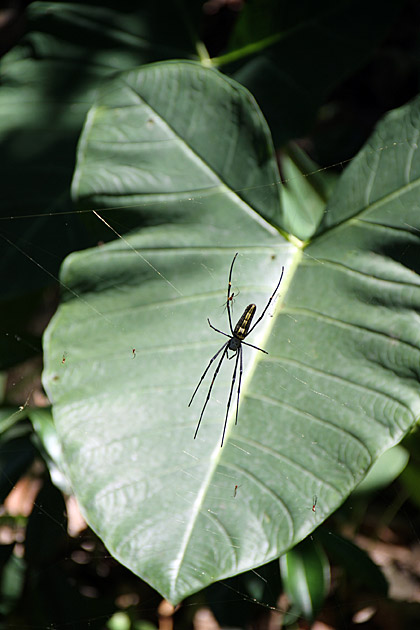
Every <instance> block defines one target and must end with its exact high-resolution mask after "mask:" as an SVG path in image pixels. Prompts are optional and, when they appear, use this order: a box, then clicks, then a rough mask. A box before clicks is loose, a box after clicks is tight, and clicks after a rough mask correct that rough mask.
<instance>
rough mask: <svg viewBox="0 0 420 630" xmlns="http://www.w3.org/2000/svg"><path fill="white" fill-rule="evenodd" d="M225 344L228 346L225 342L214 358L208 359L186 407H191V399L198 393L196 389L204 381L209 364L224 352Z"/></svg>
mask: <svg viewBox="0 0 420 630" xmlns="http://www.w3.org/2000/svg"><path fill="white" fill-rule="evenodd" d="M227 344H228V342H226V343H225V344H223V346H222V347H221V348H220V349H219V350H218V351H217V352H216V354H215V355H214V357H212V358H211V359H210V361H209V364H208V366H207V367H206V369H205V370H204V372H203V374H202V376H201V378H200V381H199V383H198V385H197V387H196V388H195V390H194V393H193V395H192V396H191V400H190V402H189V403H188V407H189V406H190V405H191V403H192V401H193V399H194V396H195V395H196V393H197V391H198V388H199V387H200V385H201V383H202V382H203V380H204V378H205V376H206V374H207V372H208V371H209V369H210V366H211V364H212V363H213V361H214V360H215V359H217V357H218V356H219V354H220V353H221V352H222V350H224V349H225V348H226V346H227Z"/></svg>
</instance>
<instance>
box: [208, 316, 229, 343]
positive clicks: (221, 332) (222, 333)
mask: <svg viewBox="0 0 420 630" xmlns="http://www.w3.org/2000/svg"><path fill="white" fill-rule="evenodd" d="M207 321H208V323H209V326H210V328H213V330H215V331H216V332H218V333H220V334H221V335H224V336H225V337H229V339H230V335H227V334H226V333H224V332H223V331H221V330H219V329H218V328H215V327H214V326H213V324H212V323H211V322H210V320H209V318H208V317H207Z"/></svg>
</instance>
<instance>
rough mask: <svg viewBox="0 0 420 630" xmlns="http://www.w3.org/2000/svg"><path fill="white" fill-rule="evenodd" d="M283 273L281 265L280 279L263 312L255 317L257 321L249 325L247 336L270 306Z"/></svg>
mask: <svg viewBox="0 0 420 630" xmlns="http://www.w3.org/2000/svg"><path fill="white" fill-rule="evenodd" d="M283 274H284V267H282V268H281V276H280V280H279V281H278V283H277V286H276V288H275V289H274V291H273V293H272V294H271V297H270V299H269V300H268V302H267V306H266V307H265V309H264V310H263V312H262V313H261V315H260V316H259V318H258V319H257V321H256V322H255V323H254V325H253V326H251V328H250V329H249V330H248V332H247V336H248V335H249V333H250V332H252V331H253V330H254V328H255V326H256V325H257V324H259V323H260V321H261V320H262V318H263V317H264V315H265V314H266V312H267V309H268V307H269V306H270V304H271V302H272V300H273V298H274V296H275V295H276V293H277V290H278V288H279V286H280V283H281V281H282V278H283ZM258 350H260V348H258Z"/></svg>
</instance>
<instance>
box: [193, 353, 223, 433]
mask: <svg viewBox="0 0 420 630" xmlns="http://www.w3.org/2000/svg"><path fill="white" fill-rule="evenodd" d="M228 343H229V342H228V341H227V342H226V343H225V345H224V346H222V348H220V350H219V352H218V353H217V354H219V353H220V352H221V350H223V353H222V356H221V358H220V361H219V363H218V364H217V368H216V370H215V372H214V374H213V378H212V381H211V384H210V387H209V391H208V392H207V398H206V401H205V403H204V406H203V409H202V410H201V414H200V419H199V421H198V424H197V428H196V430H195V433H194V440H195V438H196V437H197V433H198V429H199V428H200V424H201V419H202V417H203V415H204V411H205V409H206V407H207V403H208V402H209V400H210V395H211V390H212V389H213V385H214V381H215V380H216V376H217V375H218V373H219V370H220V366H221V365H222V361H223V359H224V358H225V355H226V352H227V345H228ZM217 354H216V355H215V356H214V357H213V359H212V360H211V361H210V363H212V362H213V360H214V359H215V358H216V357H217ZM210 363H209V365H208V366H207V370H208V369H209V367H210ZM207 370H206V372H207ZM206 372H205V373H206ZM205 373H204V374H205ZM204 374H203V376H202V377H201V380H203V378H204ZM200 383H201V381H200ZM200 383H199V384H198V386H199V385H200ZM198 386H197V389H198ZM197 389H196V391H197ZM194 394H195V392H194ZM194 394H193V397H194ZM191 400H192V399H191Z"/></svg>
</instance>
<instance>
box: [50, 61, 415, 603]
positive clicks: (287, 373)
mask: <svg viewBox="0 0 420 630" xmlns="http://www.w3.org/2000/svg"><path fill="white" fill-rule="evenodd" d="M418 112H419V104H418V102H414V103H413V104H412V105H410V106H408V107H406V108H405V109H402V110H401V111H396V112H393V113H392V114H391V115H390V116H389V117H388V118H387V119H385V121H384V122H383V123H382V124H381V126H380V127H379V128H378V131H377V132H376V134H375V136H374V137H373V138H372V140H371V142H370V144H369V146H368V147H366V148H365V149H364V150H363V151H362V153H361V155H360V156H358V157H357V158H356V159H355V161H354V162H353V164H352V165H351V166H350V167H349V168H348V169H347V171H346V172H345V173H344V175H343V176H342V177H341V179H340V180H339V182H338V184H337V186H336V188H335V193H334V195H333V198H332V200H331V202H330V203H329V205H328V207H327V209H326V214H324V217H325V219H324V220H323V223H322V224H319V220H320V218H319V219H318V225H317V226H316V225H314V226H313V229H316V228H318V231H319V235H318V236H316V237H313V238H312V240H309V241H308V242H307V244H306V245H304V244H303V243H302V242H301V241H299V240H298V239H297V238H296V237H295V236H294V235H292V234H287V233H286V230H284V231H283V229H282V226H284V224H286V225H292V224H296V225H299V224H300V225H303V223H299V221H298V220H297V221H296V222H295V223H293V221H291V220H288V221H287V222H286V219H287V217H284V215H283V211H282V209H281V207H280V197H279V190H278V178H279V175H278V172H277V170H276V164H275V159H274V152H273V148H272V144H271V140H270V137H269V133H268V129H267V126H266V124H265V121H264V119H263V118H262V116H261V113H260V112H259V110H258V108H257V106H256V104H255V102H254V100H253V99H252V97H251V96H250V94H249V93H248V92H247V91H246V90H245V89H244V88H242V87H241V86H239V85H238V84H235V83H234V82H233V81H231V80H228V79H226V78H224V77H223V76H222V75H220V74H218V73H217V72H215V71H212V70H206V69H203V68H202V67H200V66H199V65H196V64H193V63H169V64H156V65H152V66H149V67H145V68H144V69H142V70H139V71H135V72H134V71H133V72H128V73H124V74H122V75H120V77H118V78H117V79H115V80H114V81H112V82H109V84H108V85H107V87H106V89H105V90H104V92H103V93H102V95H101V96H100V97H99V99H98V101H97V103H96V105H95V106H94V107H93V108H92V109H91V110H90V112H89V115H88V118H87V122H86V125H85V129H84V132H83V134H82V138H81V141H80V144H79V153H78V162H77V169H76V173H75V177H74V181H73V194H74V196H75V197H76V198H78V199H80V201H82V202H83V205H84V206H86V207H87V206H89V204H90V207H91V208H99V207H101V208H105V207H107V208H108V210H107V211H106V212H105V211H102V212H100V211H99V212H97V219H98V221H99V218H102V219H103V220H105V221H106V222H107V225H108V226H110V229H111V230H115V231H116V232H117V233H122V232H124V234H125V236H124V238H119V239H116V240H115V241H114V242H112V243H109V244H106V245H103V246H101V247H97V248H95V249H92V250H89V251H85V252H80V253H76V254H73V255H71V256H70V257H69V258H68V259H67V260H66V261H65V263H64V266H63V269H62V274H61V277H62V280H63V282H64V283H65V284H66V286H67V287H69V291H67V292H66V293H65V295H64V296H63V298H64V299H63V304H62V305H61V306H60V308H59V310H58V312H57V314H56V315H55V317H54V318H53V320H52V322H51V324H50V326H49V328H48V330H47V333H46V335H45V339H44V344H45V354H46V369H45V373H44V384H45V387H46V389H47V391H48V394H49V396H50V399H51V401H52V403H53V413H54V419H55V423H56V426H57V431H58V435H59V438H60V440H61V442H62V445H63V456H64V460H65V466H66V474H68V475H69V477H70V480H71V483H72V485H73V487H74V490H75V492H76V494H77V497H78V499H79V502H80V505H81V506H82V509H83V511H84V513H85V516H86V518H87V520H88V522H89V523H90V525H91V526H92V527H93V528H94V529H95V530H96V531H97V532H98V534H99V535H100V536H101V537H102V538H103V540H104V541H105V543H106V545H107V547H108V548H109V550H110V551H111V552H112V553H113V554H114V555H115V556H116V557H117V558H118V559H119V560H120V561H121V562H123V563H124V564H125V565H127V566H128V567H130V569H132V570H133V571H134V572H136V573H138V574H139V575H141V576H142V577H143V578H144V579H146V580H147V581H149V582H150V583H151V584H153V585H154V586H155V587H156V588H157V589H158V590H159V591H160V592H161V593H163V594H164V595H165V596H166V597H168V598H169V599H170V600H171V601H173V602H176V601H179V600H180V599H181V598H182V597H184V596H185V595H187V594H189V593H192V592H194V591H196V590H198V589H200V588H201V587H202V586H204V585H206V584H209V583H210V582H213V581H214V580H217V579H219V578H222V577H226V576H229V575H233V574H235V573H237V572H241V571H245V570H246V569H249V568H253V567H255V566H257V565H260V564H262V563H264V562H267V561H268V560H270V559H273V558H275V557H278V556H279V555H280V554H281V553H283V552H284V551H285V550H287V549H289V548H291V547H292V546H293V545H294V544H295V543H297V542H298V541H300V540H302V539H303V538H304V537H305V536H306V535H307V534H308V533H309V532H310V531H311V530H313V529H314V527H315V526H316V525H317V524H318V523H319V522H320V521H322V520H323V519H324V518H325V517H326V516H327V515H328V514H330V513H331V512H332V511H333V510H334V509H336V507H337V506H338V505H340V503H341V502H342V501H343V500H344V499H345V497H346V496H348V494H349V493H350V492H351V491H352V490H353V488H354V487H355V486H356V485H357V484H358V483H359V482H360V480H361V479H362V478H363V477H364V475H365V474H366V472H367V470H368V469H369V467H370V466H371V464H372V463H373V461H374V460H375V459H376V458H377V457H378V456H379V454H380V453H382V452H383V451H385V450H386V449H387V448H389V447H390V446H392V445H393V444H395V443H396V442H398V441H399V440H400V438H401V437H402V436H403V435H404V433H405V432H406V431H407V430H408V429H409V428H410V427H411V426H412V425H413V423H414V422H415V421H416V419H417V417H418V414H419V412H420V396H419V388H418V378H419V365H420V364H419V346H420V332H419V326H418V316H417V313H416V309H417V308H418V305H419V303H420V280H419V278H418V276H417V274H416V273H415V271H414V268H413V265H414V264H415V265H418V264H419V263H418V260H419V257H418V255H417V256H416V255H415V252H416V251H417V252H418V248H417V243H418V236H417V233H416V232H417V230H419V229H420V213H419V212H418V205H419V204H418V199H417V198H416V179H417V177H418V175H417V170H418V169H419V168H420V159H419V156H418V151H417V149H416V144H415V140H416V134H417V133H418V130H419V129H420V122H419V114H418ZM393 138H413V140H412V141H409V140H407V142H406V143H404V144H400V145H399V146H398V147H397V148H395V147H392V150H390V151H388V152H386V151H380V150H379V149H381V148H383V147H386V146H392V142H391V139H393ZM306 184H307V181H306ZM303 194H304V195H305V197H306V198H308V195H309V191H308V189H307V186H306V187H305V191H304V193H303ZM314 195H316V199H317V201H316V203H315V206H316V207H318V206H317V204H318V203H319V196H318V193H316V192H314ZM315 206H314V207H315ZM287 207H289V208H292V207H293V211H294V212H299V207H298V206H297V205H296V204H289V205H288V206H287ZM305 216H306V214H304V217H305ZM314 216H315V215H314ZM316 216H319V213H318V211H317V213H316ZM130 226H131V228H132V229H131V232H130V233H128V232H127V229H128V228H129V227H130ZM276 226H278V227H276ZM408 226H411V227H408ZM313 229H312V231H313ZM113 234H114V232H113ZM235 252H239V255H238V258H237V261H236V263H235V267H234V273H233V280H232V284H233V289H234V291H235V293H238V292H239V295H237V297H236V299H235V303H234V314H235V319H236V318H237V317H238V316H239V314H240V313H241V312H242V309H243V308H244V306H245V305H246V304H248V303H250V302H255V303H256V304H257V309H258V312H259V313H261V310H262V308H263V306H264V304H265V303H266V302H267V300H268V298H269V296H270V293H271V292H272V291H273V289H274V287H275V285H276V283H277V281H278V278H279V276H280V273H281V269H282V267H283V266H284V267H285V270H286V272H285V277H284V279H283V282H282V285H281V287H280V292H279V297H278V299H277V301H276V303H275V305H274V304H273V305H272V306H271V307H270V309H269V312H268V314H267V315H266V317H265V318H264V320H263V321H262V322H261V323H260V324H259V326H258V328H257V329H256V330H255V333H253V334H252V336H251V337H250V343H252V344H255V345H257V346H259V347H262V348H264V349H266V350H267V352H268V353H269V354H268V355H264V354H263V353H261V352H258V351H257V350H253V349H252V348H246V347H245V349H244V357H245V360H244V379H243V382H242V392H241V405H240V410H239V421H238V425H237V426H235V424H234V410H233V409H231V414H230V420H229V425H228V431H227V435H226V439H225V443H224V446H223V448H221V447H220V438H221V431H222V425H223V418H224V413H225V408H226V400H227V396H228V391H229V385H230V382H231V377H232V369H233V363H234V362H232V361H226V362H225V365H224V366H223V367H222V369H221V371H220V373H219V376H218V378H217V380H216V383H215V386H214V389H213V394H212V398H211V400H210V403H209V405H208V408H207V412H206V415H205V417H204V420H203V422H202V426H201V427H200V431H199V433H198V437H197V439H196V440H194V439H193V435H194V430H195V426H196V423H197V419H198V416H199V413H200V409H201V404H202V403H203V401H204V398H205V395H206V390H207V388H208V386H209V381H210V378H208V379H206V381H205V383H204V384H203V386H202V389H201V390H200V394H199V397H198V399H196V400H194V403H193V404H192V406H191V407H190V408H188V406H187V405H188V401H189V399H190V397H191V394H192V392H193V390H194V387H195V386H196V383H197V382H198V380H199V378H200V375H201V373H202V371H203V370H204V368H205V367H206V365H207V362H208V361H209V359H210V357H211V356H212V355H213V354H214V353H215V352H216V350H217V349H218V347H220V346H221V344H222V343H223V342H224V340H225V337H222V336H221V335H218V334H217V333H215V332H214V331H212V330H211V329H210V328H209V327H208V325H207V322H206V318H207V317H210V318H211V321H212V324H213V325H215V326H217V327H218V328H220V329H222V330H224V331H227V323H226V315H225V314H224V313H223V303H224V302H225V300H226V286H227V276H228V271H229V266H230V264H231V261H232V259H233V256H234V254H235ZM63 353H66V360H65V362H64V363H63V360H62V358H63ZM232 407H233V406H232ZM236 486H237V487H236ZM314 495H317V497H318V503H317V509H316V511H315V512H313V511H312V510H311V506H312V497H313V496H314Z"/></svg>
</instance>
